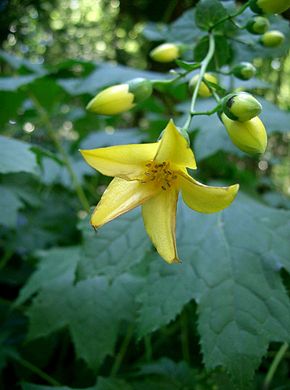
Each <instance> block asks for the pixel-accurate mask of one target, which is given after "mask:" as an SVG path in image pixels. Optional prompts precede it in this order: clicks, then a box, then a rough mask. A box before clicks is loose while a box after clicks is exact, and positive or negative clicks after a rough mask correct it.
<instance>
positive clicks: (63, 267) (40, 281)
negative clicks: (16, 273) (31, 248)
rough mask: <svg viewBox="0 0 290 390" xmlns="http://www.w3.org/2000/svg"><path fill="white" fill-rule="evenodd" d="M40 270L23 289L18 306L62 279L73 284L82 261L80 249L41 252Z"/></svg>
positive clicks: (55, 249)
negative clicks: (78, 265) (78, 264)
mask: <svg viewBox="0 0 290 390" xmlns="http://www.w3.org/2000/svg"><path fill="white" fill-rule="evenodd" d="M36 255H37V257H38V259H39V263H38V268H37V270H36V271H35V272H34V273H33V274H32V276H31V277H30V279H29V280H28V282H27V283H26V285H25V286H24V287H23V288H22V289H21V291H20V294H19V297H18V299H17V300H16V302H15V304H16V305H21V304H23V303H24V302H25V301H26V300H27V299H29V298H31V296H32V295H34V294H35V293H37V292H38V291H40V290H41V289H42V288H45V287H46V286H49V285H50V284H52V283H54V282H56V281H57V280H58V279H61V281H62V282H64V283H73V281H74V278H75V271H76V267H77V263H78V262H79V260H80V248H79V247H71V248H69V247H66V248H53V249H51V250H49V251H39V252H38V253H37V254H36Z"/></svg>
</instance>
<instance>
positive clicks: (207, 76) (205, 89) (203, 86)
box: [189, 73, 218, 97]
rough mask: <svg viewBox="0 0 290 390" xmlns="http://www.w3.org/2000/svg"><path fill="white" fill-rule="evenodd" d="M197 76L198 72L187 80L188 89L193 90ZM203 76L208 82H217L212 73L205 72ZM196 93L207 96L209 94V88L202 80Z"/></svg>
mask: <svg viewBox="0 0 290 390" xmlns="http://www.w3.org/2000/svg"><path fill="white" fill-rule="evenodd" d="M198 78H199V74H196V75H195V76H193V77H192V79H191V80H190V82H189V89H190V90H194V88H195V86H196V84H197V81H198ZM203 78H204V79H205V80H206V81H209V82H210V83H214V84H217V83H218V79H217V78H216V77H215V76H214V75H212V74H210V73H205V75H204V77H203ZM198 94H199V96H201V97H209V96H211V91H210V89H209V88H208V87H207V85H206V84H205V83H204V82H203V81H202V82H201V84H200V87H199V90H198Z"/></svg>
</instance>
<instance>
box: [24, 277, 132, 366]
mask: <svg viewBox="0 0 290 390" xmlns="http://www.w3.org/2000/svg"><path fill="white" fill-rule="evenodd" d="M37 282H38V281H37ZM138 288H139V280H138V279H137V278H135V277H133V276H129V275H126V274H123V275H122V276H120V277H119V278H117V279H115V281H114V282H113V283H112V284H111V285H110V284H109V281H108V280H107V279H106V278H105V277H96V278H92V279H87V280H84V281H81V282H79V283H77V284H75V285H73V284H72V283H69V282H68V281H67V280H66V279H65V277H61V276H60V277H59V278H57V279H55V280H54V281H52V282H51V283H49V284H48V285H46V286H44V287H43V289H42V290H41V292H40V293H39V294H38V295H37V297H36V298H35V299H34V301H33V304H32V306H31V307H30V309H29V310H28V313H27V314H28V317H29V320H30V330H29V335H28V337H29V339H34V338H38V337H43V336H47V335H48V334H50V333H51V332H54V331H56V330H59V329H61V328H63V327H65V326H66V327H68V329H69V331H70V334H71V337H72V339H73V343H74V346H75V349H76V354H77V356H78V357H79V358H82V359H84V360H85V361H86V362H87V364H88V365H89V366H90V367H91V368H92V369H94V370H96V369H98V367H99V365H100V364H101V363H102V361H103V360H104V358H105V357H106V356H107V355H110V354H112V353H113V351H114V346H115V342H116V338H117V335H118V332H119V325H120V321H121V320H125V319H126V320H132V316H133V312H134V296H135V294H136V292H137V290H138Z"/></svg>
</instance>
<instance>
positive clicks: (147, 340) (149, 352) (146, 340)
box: [144, 335, 152, 363]
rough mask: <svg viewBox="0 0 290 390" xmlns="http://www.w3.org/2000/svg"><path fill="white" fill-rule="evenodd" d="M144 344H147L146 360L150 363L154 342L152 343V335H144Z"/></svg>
mask: <svg viewBox="0 0 290 390" xmlns="http://www.w3.org/2000/svg"><path fill="white" fill-rule="evenodd" d="M144 344H145V356H146V361H147V362H148V363H149V362H150V361H151V360H152V344H151V336H150V335H146V336H145V337H144Z"/></svg>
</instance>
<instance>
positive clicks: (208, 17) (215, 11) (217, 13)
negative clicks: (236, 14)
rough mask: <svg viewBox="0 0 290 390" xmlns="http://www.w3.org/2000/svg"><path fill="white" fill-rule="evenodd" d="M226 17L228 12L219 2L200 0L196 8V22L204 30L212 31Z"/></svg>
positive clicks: (215, 0)
mask: <svg viewBox="0 0 290 390" xmlns="http://www.w3.org/2000/svg"><path fill="white" fill-rule="evenodd" d="M225 16H227V11H226V10H225V8H224V7H223V5H222V4H221V2H220V1H218V0H200V1H199V3H198V4H197V6H196V11H195V22H196V25H197V26H198V27H199V28H200V29H202V30H206V31H208V30H210V29H211V28H212V27H213V25H214V24H216V23H217V22H218V21H220V20H221V19H222V18H224V17H225Z"/></svg>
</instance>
